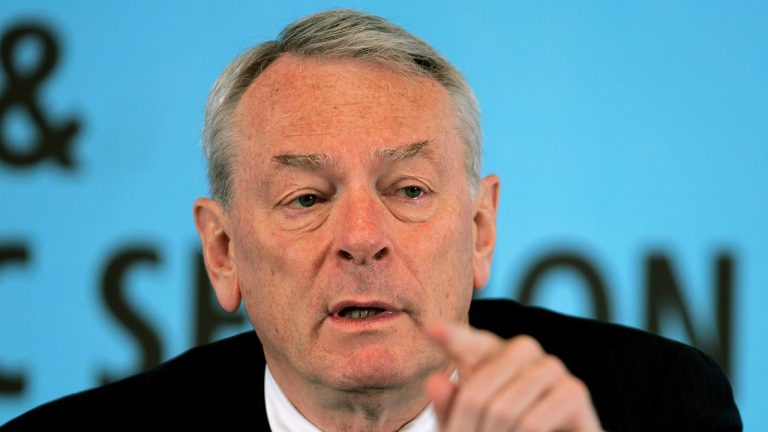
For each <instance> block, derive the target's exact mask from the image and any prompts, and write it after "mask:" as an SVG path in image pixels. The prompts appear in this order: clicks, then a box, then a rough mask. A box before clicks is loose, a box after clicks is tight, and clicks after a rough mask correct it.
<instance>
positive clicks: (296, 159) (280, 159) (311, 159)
mask: <svg viewBox="0 0 768 432" xmlns="http://www.w3.org/2000/svg"><path fill="white" fill-rule="evenodd" d="M272 160H273V161H274V162H276V163H277V164H278V165H280V166H283V167H287V168H299V169H303V170H308V171H319V170H323V169H326V168H328V167H329V166H330V165H333V159H332V158H331V157H330V156H329V155H327V154H325V153H284V154H279V155H277V156H274V157H273V158H272Z"/></svg>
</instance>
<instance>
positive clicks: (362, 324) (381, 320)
mask: <svg viewBox="0 0 768 432" xmlns="http://www.w3.org/2000/svg"><path fill="white" fill-rule="evenodd" d="M402 314H403V313H402V312H399V311H398V312H395V311H386V312H381V313H378V314H376V315H374V316H372V317H368V318H345V317H342V316H338V315H331V316H330V317H329V318H330V321H331V323H333V324H334V325H337V326H340V327H343V328H348V329H350V330H367V329H374V328H377V327H382V326H385V325H387V324H389V323H391V322H392V321H394V320H395V319H396V318H398V317H400V316H401V315H402Z"/></svg>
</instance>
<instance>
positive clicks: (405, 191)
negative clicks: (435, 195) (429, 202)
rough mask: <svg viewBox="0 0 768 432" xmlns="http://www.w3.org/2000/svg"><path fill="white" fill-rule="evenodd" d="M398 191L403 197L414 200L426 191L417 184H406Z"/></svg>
mask: <svg viewBox="0 0 768 432" xmlns="http://www.w3.org/2000/svg"><path fill="white" fill-rule="evenodd" d="M400 191H401V193H402V195H403V196H404V197H406V198H410V199H414V200H415V199H419V198H421V197H422V196H424V194H425V193H426V192H424V189H422V188H420V187H418V186H406V187H404V188H401V189H400Z"/></svg>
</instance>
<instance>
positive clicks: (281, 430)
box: [264, 365, 437, 432]
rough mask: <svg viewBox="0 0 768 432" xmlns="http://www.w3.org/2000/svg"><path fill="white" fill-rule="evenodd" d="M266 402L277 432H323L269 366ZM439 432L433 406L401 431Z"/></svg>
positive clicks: (267, 368)
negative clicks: (289, 395) (286, 393)
mask: <svg viewBox="0 0 768 432" xmlns="http://www.w3.org/2000/svg"><path fill="white" fill-rule="evenodd" d="M264 402H265V403H266V405H267V420H269V427H270V428H271V429H272V430H273V431H275V432H322V431H321V430H320V429H318V428H317V426H315V425H313V424H312V423H311V422H310V421H309V420H307V418H306V417H304V416H303V415H302V414H301V413H300V412H299V410H297V409H296V407H294V406H293V404H292V403H291V402H290V401H289V400H288V398H287V397H286V396H285V393H283V390H282V389H281V388H280V386H279V385H278V384H277V382H276V381H275V379H274V378H273V377H272V373H271V372H270V371H269V365H267V367H266V368H265V369H264ZM434 431H437V417H436V416H435V411H434V410H433V409H432V404H429V405H427V407H426V408H424V410H423V411H422V412H421V413H419V415H418V416H416V418H414V419H413V420H411V421H410V422H408V424H406V425H405V426H403V427H402V428H401V429H400V432H434Z"/></svg>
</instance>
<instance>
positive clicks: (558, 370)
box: [541, 355, 568, 375]
mask: <svg viewBox="0 0 768 432" xmlns="http://www.w3.org/2000/svg"><path fill="white" fill-rule="evenodd" d="M541 362H542V365H541V366H542V368H543V369H544V372H545V373H546V374H551V375H564V374H567V373H568V369H566V367H565V364H563V361H562V360H560V359H559V358H558V357H555V356H553V355H547V356H546V357H544V358H543V359H542V360H541Z"/></svg>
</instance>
